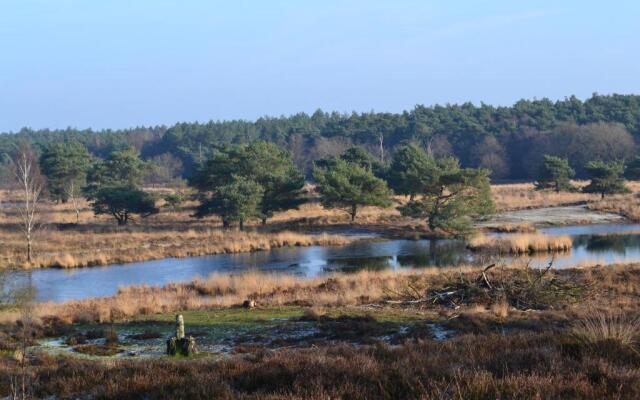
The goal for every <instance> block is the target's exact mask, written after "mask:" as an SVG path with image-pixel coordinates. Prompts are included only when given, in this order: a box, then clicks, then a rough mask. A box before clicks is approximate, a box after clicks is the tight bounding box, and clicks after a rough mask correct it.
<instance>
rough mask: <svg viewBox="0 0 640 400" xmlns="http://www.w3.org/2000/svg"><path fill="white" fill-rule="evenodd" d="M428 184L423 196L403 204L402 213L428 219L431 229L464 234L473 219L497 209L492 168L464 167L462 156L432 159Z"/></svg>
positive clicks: (468, 229) (468, 230)
mask: <svg viewBox="0 0 640 400" xmlns="http://www.w3.org/2000/svg"><path fill="white" fill-rule="evenodd" d="M431 164H432V165H434V168H431V169H429V170H428V174H429V176H428V178H427V179H428V181H429V182H430V183H429V184H428V185H425V186H424V188H423V190H422V192H421V193H420V197H419V198H416V199H414V200H411V201H409V202H408V203H407V204H405V205H403V206H401V207H400V208H399V209H400V212H401V213H402V215H406V216H411V217H414V218H423V219H426V220H427V224H428V225H429V229H431V230H433V231H437V230H440V231H443V232H446V233H448V234H451V235H456V236H463V235H467V234H469V233H470V232H471V231H472V229H473V222H474V221H475V220H477V219H478V218H481V217H484V216H486V215H488V214H490V213H492V212H493V210H494V205H493V200H492V198H491V186H490V181H489V171H488V170H485V169H473V168H461V167H460V164H459V162H458V160H456V159H454V158H450V157H448V158H443V159H440V160H437V161H434V162H431Z"/></svg>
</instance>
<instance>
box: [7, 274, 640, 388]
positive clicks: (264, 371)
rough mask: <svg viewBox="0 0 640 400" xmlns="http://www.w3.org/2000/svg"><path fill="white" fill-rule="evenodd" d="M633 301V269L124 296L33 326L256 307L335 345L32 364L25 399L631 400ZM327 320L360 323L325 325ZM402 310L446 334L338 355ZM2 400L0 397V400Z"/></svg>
mask: <svg viewBox="0 0 640 400" xmlns="http://www.w3.org/2000/svg"><path fill="white" fill-rule="evenodd" d="M639 294H640V265H618V266H610V267H599V268H584V269H568V270H553V269H546V270H534V269H529V268H526V267H523V266H515V265H514V266H510V267H506V266H501V265H497V266H491V267H487V268H474V267H462V268H450V269H435V268H434V269H426V270H415V271H405V272H400V273H391V272H377V273H373V272H361V273H356V274H353V275H339V276H329V277H324V278H317V279H312V280H304V279H299V278H293V277H287V276H275V275H264V274H257V273H248V274H242V275H234V276H217V275H214V276H211V277H210V278H207V279H201V280H198V281H196V282H192V283H189V284H182V285H169V286H167V287H165V288H128V289H125V290H122V291H121V292H120V293H118V295H116V296H114V297H113V298H109V299H94V300H86V301H81V302H72V303H66V304H59V305H53V304H48V305H44V306H43V307H38V308H39V311H38V313H39V314H40V317H41V318H42V319H43V320H44V321H48V322H46V323H45V325H44V327H45V330H46V326H51V325H57V324H59V323H60V322H64V321H67V322H69V321H72V320H75V321H81V320H82V321H86V322H90V321H95V320H97V319H100V318H102V320H104V321H111V320H121V319H126V318H127V317H130V316H134V315H139V314H152V313H155V312H169V311H175V310H186V309H209V308H212V307H226V306H232V305H233V306H239V305H240V304H241V303H242V300H243V299H246V298H252V299H255V300H256V301H257V303H258V304H259V307H266V308H268V307H271V306H274V305H295V306H300V305H304V306H308V311H307V312H306V313H305V316H304V317H303V318H305V319H306V320H314V321H318V327H319V329H320V330H321V331H322V330H324V329H328V330H329V331H328V332H329V333H331V332H333V333H332V335H333V336H331V337H333V338H334V339H332V340H331V341H326V342H316V346H314V347H298V346H294V347H288V348H281V349H279V350H273V349H265V348H262V347H260V346H245V347H244V348H243V349H240V350H238V351H237V352H236V354H232V355H230V356H229V357H225V358H223V359H220V360H217V359H210V358H209V359H195V360H189V361H186V360H184V361H172V360H165V359H156V360H153V359H144V360H137V361H136V360H117V359H113V360H109V361H108V362H97V361H88V360H83V359H78V358H73V357H55V356H50V355H47V354H44V353H40V354H37V355H35V356H34V357H33V358H32V359H31V361H30V369H29V374H30V381H31V382H32V386H31V389H32V391H33V394H34V395H35V396H36V397H43V396H47V395H51V394H56V396H57V397H60V398H67V397H78V396H81V397H82V396H85V397H86V396H88V397H95V398H141V397H145V398H167V397H173V398H211V396H214V397H219V398H238V397H240V398H265V397H266V398H278V399H279V398H283V399H285V398H286V399H291V398H310V399H321V398H369V399H377V398H381V399H382V398H511V397H523V396H524V397H534V398H535V397H538V398H573V397H581V398H604V397H617V398H637V397H638V396H639V395H640V385H638V382H640V381H639V379H638V378H640V373H638V371H640V356H639V354H640V353H639V352H638V343H639V341H638V340H639V339H640V337H639V335H640V325H639V324H638V322H637V321H638V309H640V296H638V295H639ZM336 307H338V308H340V309H358V310H368V311H367V312H368V315H369V316H368V317H360V318H352V319H351V320H349V319H332V318H329V317H328V316H327V315H328V313H331V310H334V309H336ZM405 310H413V312H415V313H418V314H417V315H421V316H422V318H424V321H425V322H428V321H435V322H438V323H440V324H442V325H444V327H445V328H446V329H449V330H453V331H455V332H456V334H455V336H454V337H453V338H452V339H448V340H445V341H436V340H432V339H430V338H429V336H425V337H410V338H408V339H406V340H403V341H401V342H399V343H396V344H395V345H394V346H388V345H387V344H384V343H382V342H380V341H379V340H376V339H375V337H372V338H370V339H367V341H366V342H364V343H366V344H361V345H359V346H353V345H351V344H350V343H351V342H350V341H352V340H354V339H355V340H356V341H357V340H358V337H359V336H358V335H360V331H361V330H363V329H364V330H366V331H369V330H372V329H373V330H374V331H375V332H378V331H380V332H384V329H381V328H382V325H381V323H379V322H376V321H377V320H376V316H377V315H383V314H384V313H387V314H391V315H394V314H398V313H401V312H404V311H405ZM247 312H251V311H247ZM378 313H381V314H378ZM100 315H102V317H100ZM60 318H62V320H61V319H60ZM348 324H350V325H348ZM56 329H57V330H58V331H60V330H62V329H64V326H62V327H60V326H59V327H58V328H56ZM58 334H59V333H58ZM5 335H6V334H5ZM85 335H92V336H100V337H106V336H109V334H108V333H107V332H104V331H96V333H91V332H87V333H86V334H85ZM354 335H355V336H354ZM361 343H362V342H361ZM83 346H84V345H82V344H80V345H79V347H78V346H77V350H78V351H87V352H89V353H91V354H103V353H104V354H112V353H113V351H115V350H110V349H111V348H113V349H115V348H116V346H114V345H112V346H110V348H109V349H107V348H106V345H105V346H103V347H104V348H101V347H100V346H97V347H94V348H87V347H86V346H84V347H83ZM241 350H242V351H241ZM16 368H17V364H16V362H15V361H12V360H10V359H8V358H3V359H2V360H1V361H0V374H2V375H4V376H8V375H9V374H12V373H15V370H16ZM4 382H7V381H6V380H5V381H4ZM7 391H8V388H7V386H6V384H5V386H2V385H1V384H0V393H7Z"/></svg>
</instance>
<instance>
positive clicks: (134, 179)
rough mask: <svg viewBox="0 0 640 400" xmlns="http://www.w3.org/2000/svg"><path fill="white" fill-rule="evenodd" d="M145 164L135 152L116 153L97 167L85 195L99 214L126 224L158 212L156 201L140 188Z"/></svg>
mask: <svg viewBox="0 0 640 400" xmlns="http://www.w3.org/2000/svg"><path fill="white" fill-rule="evenodd" d="M144 167H145V163H144V162H143V161H142V160H140V158H138V154H137V153H136V152H135V151H133V150H124V151H115V152H113V153H111V154H110V155H109V157H108V158H107V159H106V160H105V161H103V162H98V163H96V164H94V166H93V167H92V168H91V170H90V171H89V173H88V175H87V186H86V187H85V193H86V195H87V199H88V200H89V201H90V202H91V206H92V208H93V211H94V213H95V214H96V215H102V214H106V215H111V216H113V217H114V218H115V219H116V221H117V222H118V225H126V224H127V223H128V222H129V221H131V220H132V219H133V215H134V214H137V215H139V216H140V217H142V218H144V217H147V216H149V215H152V214H155V213H158V212H159V210H158V208H157V207H156V206H155V198H154V197H153V196H152V195H151V194H149V193H146V192H145V191H143V190H142V188H141V187H140V185H141V183H142V178H143V176H144Z"/></svg>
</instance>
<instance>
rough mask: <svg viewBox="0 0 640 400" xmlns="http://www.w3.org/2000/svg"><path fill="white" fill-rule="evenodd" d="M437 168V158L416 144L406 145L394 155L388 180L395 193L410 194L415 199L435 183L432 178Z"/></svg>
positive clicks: (410, 197) (411, 198)
mask: <svg viewBox="0 0 640 400" xmlns="http://www.w3.org/2000/svg"><path fill="white" fill-rule="evenodd" d="M435 168H437V165H436V162H435V159H434V158H433V157H431V156H429V155H428V154H427V153H426V152H425V151H424V150H422V149H421V148H419V147H417V146H414V145H409V146H404V147H402V148H400V149H399V150H398V151H396V152H395V154H394V155H393V158H392V160H391V166H390V168H389V173H388V174H387V181H388V182H389V186H391V188H392V189H393V191H394V192H395V193H397V194H403V195H408V196H409V199H410V200H413V198H414V197H415V195H417V194H419V193H422V192H424V191H425V190H426V189H427V188H428V186H429V185H433V184H434V183H433V182H431V181H430V179H431V178H432V177H433V176H434V174H433V173H432V171H433V170H434V169H435Z"/></svg>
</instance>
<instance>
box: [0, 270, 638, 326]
mask: <svg viewBox="0 0 640 400" xmlns="http://www.w3.org/2000/svg"><path fill="white" fill-rule="evenodd" d="M482 271H483V268H482V267H478V266H460V267H438V268H435V267H434V268H424V269H419V270H404V271H396V272H394V271H376V272H374V271H360V272H357V273H353V274H337V275H330V276H325V277H317V278H313V279H305V278H301V277H294V276H290V275H280V274H266V273H259V272H247V273H242V274H234V275H220V274H213V275H211V276H209V277H206V278H199V279H196V280H194V281H193V282H190V283H182V284H170V285H167V286H164V287H152V286H133V287H127V288H122V289H120V290H119V291H118V293H117V294H116V295H114V296H111V297H105V298H97V299H87V300H81V301H71V302H66V303H52V302H47V303H39V304H38V305H37V307H35V308H34V309H35V312H36V315H37V316H38V317H39V318H41V319H47V318H56V319H60V320H62V321H63V322H66V323H71V322H112V321H121V320H126V319H128V318H131V317H135V316H138V315H152V314H156V313H168V312H175V311H184V310H206V309H212V308H226V307H235V306H240V305H241V304H242V303H243V301H244V300H247V299H253V300H255V301H256V302H257V304H258V306H259V307H271V306H287V305H296V306H307V307H318V308H323V307H352V306H362V305H368V304H373V303H378V304H379V303H380V302H385V301H387V300H393V299H404V298H408V297H415V296H416V295H417V293H416V289H419V290H424V293H427V292H429V291H432V290H435V289H437V288H438V287H441V288H450V287H452V286H451V285H454V286H455V285H459V284H460V282H462V280H461V279H462V278H463V276H464V277H465V278H464V281H465V282H475V280H476V278H477V277H478V276H481V273H482ZM492 274H493V275H492ZM537 274H538V272H536V271H534V270H530V269H529V268H528V267H527V266H526V264H524V265H523V264H511V265H506V266H501V267H500V268H494V269H492V270H490V271H489V272H487V276H488V279H489V280H490V282H492V285H493V286H495V285H496V284H498V283H499V282H503V283H504V286H505V287H519V285H520V284H524V283H526V282H529V278H527V277H531V276H533V277H534V279H533V281H535V282H538V283H541V282H543V280H541V279H537V278H535V277H536V276H537ZM556 278H562V280H565V281H567V282H573V283H575V285H578V286H581V287H585V288H587V287H594V288H596V289H597V290H598V291H600V293H601V296H600V297H598V300H601V301H602V302H603V303H602V307H604V308H603V310H605V311H606V310H607V309H616V310H619V311H633V310H636V311H637V307H640V296H639V295H640V265H616V266H608V267H606V268H599V267H598V268H580V269H563V270H553V269H551V270H549V271H547V272H546V275H545V278H544V279H545V280H546V279H550V280H552V281H555V279H556ZM518 282H520V283H518ZM523 282H524V283H523ZM573 283H572V284H573ZM525 286H526V287H525V289H526V290H525V292H526V293H528V295H530V294H531V293H529V292H530V291H531V290H533V289H532V288H533V286H528V284H527V285H525ZM420 288H422V289H420ZM443 290H444V289H443ZM448 290H451V289H448ZM469 290H471V289H469ZM469 290H466V292H469ZM469 293H476V295H478V292H477V291H476V290H475V289H473V290H471V291H470V292H469ZM514 293H515V292H514ZM519 293H520V294H522V293H524V292H519ZM545 293H546V292H545ZM538 294H540V293H538ZM547 294H549V295H553V296H556V295H560V293H559V291H558V290H556V291H550V292H549V293H547ZM407 296H408V297H407ZM553 296H552V297H553ZM465 297H466V301H471V302H472V303H470V304H469V306H468V307H469V309H472V307H474V304H475V305H479V306H481V307H485V306H490V307H492V308H493V309H495V312H496V314H505V311H504V309H505V307H506V305H505V304H504V303H503V302H504V300H505V299H504V298H502V297H500V296H496V297H495V299H494V300H495V304H494V303H493V300H487V299H489V298H492V299H493V297H491V296H489V297H487V296H480V297H478V298H477V299H475V300H474V299H473V298H468V297H467V296H465ZM538 297H540V296H538ZM474 301H481V302H480V303H473V302H474ZM483 301H490V303H486V304H485V303H483ZM3 318H4V319H5V321H11V320H14V319H15V318H17V315H14V314H10V313H5V314H4V315H3Z"/></svg>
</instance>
